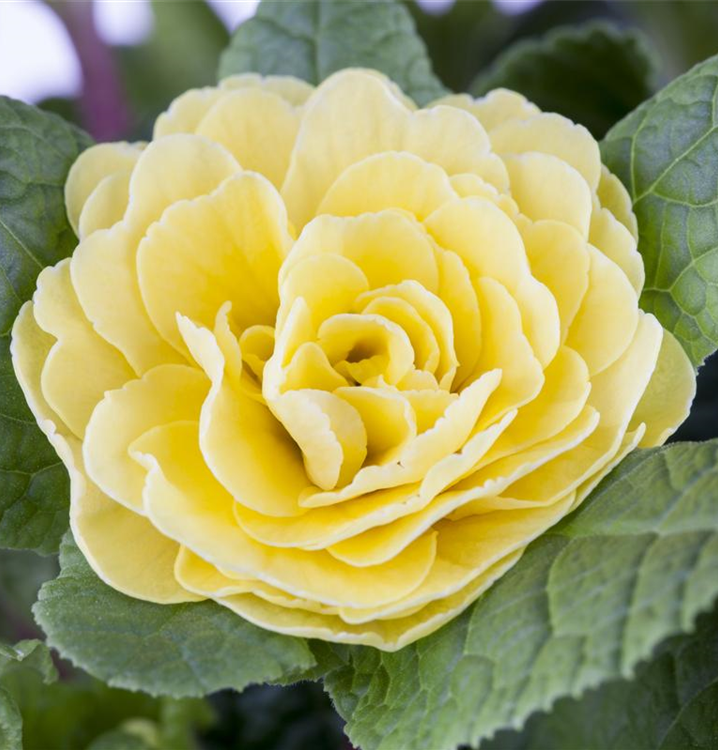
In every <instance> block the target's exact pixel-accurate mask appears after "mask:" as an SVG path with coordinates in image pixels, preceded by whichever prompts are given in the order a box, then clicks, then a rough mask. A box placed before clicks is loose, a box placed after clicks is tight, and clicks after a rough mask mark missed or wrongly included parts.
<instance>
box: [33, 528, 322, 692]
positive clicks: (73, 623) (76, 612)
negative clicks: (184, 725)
mask: <svg viewBox="0 0 718 750" xmlns="http://www.w3.org/2000/svg"><path fill="white" fill-rule="evenodd" d="M60 568H61V570H60V575H59V576H58V578H56V579H54V580H52V581H49V582H47V583H45V584H44V585H43V587H42V588H41V589H40V594H39V597H38V602H37V604H36V605H35V607H34V608H33V612H34V614H35V618H36V619H37V621H38V623H39V624H40V626H41V627H42V629H43V630H44V631H45V632H46V633H47V637H48V642H49V643H50V645H51V646H53V647H54V648H56V649H57V650H58V651H59V652H60V654H61V655H62V656H64V657H65V658H67V659H70V660H71V661H72V662H73V663H74V664H75V665H77V666H79V667H81V668H82V669H85V670H87V671H88V672H89V673H90V674H92V675H94V676H96V677H99V678H100V679H102V680H104V681H105V682H107V683H108V684H109V685H113V686H116V687H123V688H128V689H130V690H144V691H145V692H147V693H150V694H152V695H170V696H173V697H183V696H193V695H194V696H196V695H205V694H207V693H211V692H214V691H215V690H220V689H222V688H227V687H231V688H236V689H238V690H240V689H242V688H243V687H245V686H246V685H248V684H250V683H254V682H266V681H270V680H279V679H282V677H283V676H288V675H291V674H295V673H298V672H299V671H301V670H306V669H308V668H310V667H311V666H312V665H313V664H314V657H313V656H312V654H311V651H310V650H309V647H308V646H307V643H306V641H304V640H303V639H301V638H290V637H288V636H283V635H278V634H276V633H270V632H268V631H266V630H262V629H261V628H258V627H255V626H254V625H251V624H250V623H248V622H246V621H245V620H243V619H241V618H240V617H238V616H237V615H236V614H234V613H232V612H231V611H230V610H228V609H226V608H224V607H221V606H220V605H218V604H216V603H215V602H212V601H206V602H199V603H190V604H174V605H162V604H152V603H150V602H145V601H141V600H139V599H133V598H131V597H129V596H125V595H124V594H121V593H119V592H118V591H115V590H114V589H112V588H110V587H109V586H108V585H107V584H105V583H103V582H102V581H101V580H100V579H99V578H98V577H97V576H96V575H95V573H94V572H93V570H92V569H91V568H90V566H89V565H88V564H87V562H86V560H85V558H84V557H83V556H82V553H81V552H80V551H79V549H78V548H77V546H76V544H75V542H74V540H73V539H72V537H71V535H70V533H69V532H68V534H67V536H66V537H65V539H64V540H63V542H62V545H61V549H60Z"/></svg>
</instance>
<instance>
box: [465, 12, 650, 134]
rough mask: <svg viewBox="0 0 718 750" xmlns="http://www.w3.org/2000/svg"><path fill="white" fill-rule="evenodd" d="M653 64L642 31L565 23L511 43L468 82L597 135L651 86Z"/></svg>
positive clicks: (477, 91) (474, 87)
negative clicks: (521, 99) (512, 94)
mask: <svg viewBox="0 0 718 750" xmlns="http://www.w3.org/2000/svg"><path fill="white" fill-rule="evenodd" d="M656 70H657V62H656V60H655V58H654V56H653V55H652V54H651V51H650V48H649V46H648V44H647V43H646V40H645V38H644V37H643V35H641V34H639V33H638V32H636V31H634V30H630V29H621V28H619V27H617V26H613V25H610V24H607V23H603V22H598V23H589V24H586V25H584V26H578V27H577V26H565V27H561V28H558V29H555V30H553V31H551V32H550V33H548V34H546V36H544V37H540V38H538V39H526V40H524V41H521V42H518V43H517V44H514V45H513V46H511V47H509V48H508V49H507V50H506V51H505V52H504V53H503V54H502V55H500V56H499V57H498V58H497V59H496V60H495V61H494V63H493V64H492V66H491V67H490V68H489V70H487V71H486V72H485V73H483V74H481V75H480V76H479V77H478V78H477V79H476V81H475V82H474V83H473V84H472V86H471V91H472V93H473V94H475V95H477V96H478V95H481V94H485V93H486V92H487V91H490V90H491V89H495V88H502V87H503V88H507V89H513V90H514V91H519V92H521V93H522V94H524V95H525V96H526V97H528V98H529V99H530V100H531V101H532V102H534V103H535V104H537V105H538V106H539V107H540V108H541V109H542V110H544V111H546V112H558V113H560V114H562V115H565V116H566V117H568V118H570V119H571V120H573V121H574V122H579V123H581V124H582V125H585V126H586V127H587V128H588V129H589V130H590V131H591V132H592V133H593V134H594V135H595V136H596V137H597V138H600V137H602V136H603V135H604V134H605V133H606V131H607V130H608V129H609V128H610V127H611V125H613V124H614V123H616V122H618V120H620V119H621V118H622V117H625V116H626V115H627V114H628V113H629V112H631V111H632V110H633V109H635V108H636V107H637V106H638V105H639V104H641V103H642V102H644V101H645V100H646V99H647V98H648V97H649V96H650V95H651V94H652V93H653V92H654V90H655V82H656V80H655V79H656Z"/></svg>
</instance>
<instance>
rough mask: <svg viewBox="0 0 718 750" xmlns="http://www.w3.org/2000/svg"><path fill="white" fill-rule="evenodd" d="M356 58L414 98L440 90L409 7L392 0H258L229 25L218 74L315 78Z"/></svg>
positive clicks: (438, 93)
mask: <svg viewBox="0 0 718 750" xmlns="http://www.w3.org/2000/svg"><path fill="white" fill-rule="evenodd" d="M355 66H361V67H366V68H376V69H377V70H380V71H382V72H383V73H386V75H388V76H389V77H390V78H391V79H392V80H393V81H395V82H396V83H398V84H399V86H401V88H402V89H403V90H404V91H405V92H406V93H407V94H409V96H411V97H413V98H414V99H415V100H416V101H417V102H419V103H424V102H427V101H430V100H431V99H435V98H437V97H439V96H441V95H442V94H443V93H445V90H444V88H443V86H442V85H441V83H440V82H439V80H438V79H437V78H436V76H435V75H434V74H433V72H432V70H431V63H430V61H429V58H428V56H427V54H426V48H425V47H424V43H423V42H422V41H421V39H420V38H419V36H418V35H417V33H416V29H415V27H414V22H413V21H412V19H411V16H410V14H409V12H408V11H407V9H406V8H405V7H404V6H403V5H401V4H399V3H394V2H391V0H370V1H368V2H367V0H350V1H348V2H336V0H295V1H293V2H291V3H288V2H282V0H264V1H263V2H262V3H260V5H259V8H258V9H257V14H256V15H255V16H254V18H251V19H249V20H248V21H245V22H244V23H243V24H242V25H241V26H240V27H239V28H238V29H237V31H235V33H234V36H233V37H232V41H231V42H230V44H229V47H227V49H226V50H225V51H224V53H223V54H222V59H221V61H220V65H219V77H220V78H224V77H226V76H228V75H232V74H233V73H246V72H256V73H263V74H265V75H269V74H284V75H294V76H297V77H299V78H303V79H304V80H305V81H309V82H310V83H315V84H316V83H320V82H321V81H323V80H324V79H325V78H326V77H327V76H329V75H330V74H331V73H334V72H335V71H337V70H340V69H341V68H349V67H355Z"/></svg>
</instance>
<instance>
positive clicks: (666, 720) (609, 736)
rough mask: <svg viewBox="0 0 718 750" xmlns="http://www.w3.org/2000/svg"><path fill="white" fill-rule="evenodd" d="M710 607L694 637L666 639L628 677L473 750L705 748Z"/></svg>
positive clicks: (715, 727) (717, 629)
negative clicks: (633, 673) (649, 657)
mask: <svg viewBox="0 0 718 750" xmlns="http://www.w3.org/2000/svg"><path fill="white" fill-rule="evenodd" d="M716 634H718V609H716V610H714V611H713V612H711V613H710V614H706V615H702V616H701V617H699V618H698V626H697V629H696V632H695V633H692V634H690V635H682V636H676V637H674V638H669V639H668V640H667V641H665V642H664V643H662V644H661V646H660V648H659V649H658V651H657V653H656V655H655V657H654V658H653V659H652V660H651V661H649V662H647V663H644V664H641V666H640V667H639V668H638V670H637V672H636V677H635V679H634V680H616V681H613V682H609V683H606V684H605V685H602V686H601V687H600V688H598V689H595V690H590V691H589V692H588V693H587V694H586V695H584V696H583V697H582V698H581V699H580V700H576V699H574V698H563V699H561V700H560V701H559V702H558V703H557V704H556V705H555V706H554V708H553V710H552V711H551V713H549V714H536V715H535V716H532V717H531V719H530V720H529V722H528V724H527V725H526V728H525V729H524V731H523V732H520V733H518V732H499V734H498V735H497V736H496V737H495V739H494V740H491V741H489V742H486V743H483V744H482V745H481V747H480V750H545V748H549V747H550V748H552V750H575V748H578V747H581V748H589V747H590V748H601V750H625V748H629V747H630V748H631V750H683V749H684V748H692V750H712V749H713V748H715V746H716V740H717V739H718V712H716V706H717V705H718V638H716Z"/></svg>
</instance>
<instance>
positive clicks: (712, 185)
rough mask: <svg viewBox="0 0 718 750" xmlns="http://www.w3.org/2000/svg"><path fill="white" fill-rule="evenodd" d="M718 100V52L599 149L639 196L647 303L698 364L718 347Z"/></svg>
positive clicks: (612, 132)
mask: <svg viewBox="0 0 718 750" xmlns="http://www.w3.org/2000/svg"><path fill="white" fill-rule="evenodd" d="M717 99H718V57H713V58H711V59H709V60H707V61H706V62H704V63H702V64H701V65H698V66H696V67H695V68H693V69H692V70H691V71H689V72H688V73H686V74H685V75H683V76H681V77H680V78H677V79H676V80H675V81H673V83H671V84H669V85H668V86H666V88H664V89H662V90H661V91H660V92H659V93H658V94H657V95H656V96H655V97H654V98H653V99H651V100H649V101H648V102H646V103H645V104H643V105H642V106H640V107H639V108H638V109H637V110H635V111H634V112H633V113H632V114H630V115H629V116H628V117H626V118H625V119H624V120H622V121H621V122H619V123H618V124H617V125H616V126H615V127H613V128H612V129H611V130H610V132H609V133H608V135H607V136H606V139H605V140H604V142H603V144H602V149H601V150H602V153H603V159H604V161H605V162H606V164H607V165H608V167H609V169H611V170H612V171H613V172H615V173H616V174H617V175H618V176H619V177H620V178H621V180H622V182H623V184H624V185H625V186H626V187H627V188H628V190H629V192H630V193H631V196H632V198H633V201H634V210H635V212H636V216H637V218H638V227H639V235H640V239H639V245H638V249H639V251H640V252H641V255H643V259H644V263H645V266H646V284H645V287H644V290H643V295H642V297H641V306H642V307H643V309H644V310H647V311H648V312H652V313H653V314H654V315H655V316H656V317H657V318H658V319H659V320H660V321H661V323H662V324H663V326H664V327H665V328H668V330H670V331H672V332H673V333H674V334H675V335H676V336H677V337H678V339H679V340H680V341H681V343H682V344H683V346H684V348H685V349H686V352H687V353H688V355H689V356H690V358H691V360H692V361H693V363H694V364H696V365H698V364H700V363H701V362H702V361H703V360H704V359H705V358H706V356H708V355H709V354H710V353H711V352H713V351H715V349H716V347H718V112H717V108H718V102H717Z"/></svg>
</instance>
